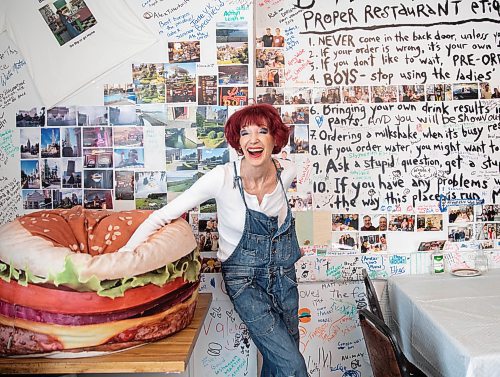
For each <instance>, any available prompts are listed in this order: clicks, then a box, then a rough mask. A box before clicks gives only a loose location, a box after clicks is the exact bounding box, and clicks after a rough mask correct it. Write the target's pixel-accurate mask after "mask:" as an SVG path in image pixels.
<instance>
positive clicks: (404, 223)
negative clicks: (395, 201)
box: [389, 214, 415, 232]
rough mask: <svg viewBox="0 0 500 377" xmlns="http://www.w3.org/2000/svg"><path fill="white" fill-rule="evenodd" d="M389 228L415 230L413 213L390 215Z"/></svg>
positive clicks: (405, 230) (406, 230)
mask: <svg viewBox="0 0 500 377" xmlns="http://www.w3.org/2000/svg"><path fill="white" fill-rule="evenodd" d="M389 230H393V231H396V230H397V231H402V232H413V231H414V230H415V215H408V214H397V215H390V216H389Z"/></svg>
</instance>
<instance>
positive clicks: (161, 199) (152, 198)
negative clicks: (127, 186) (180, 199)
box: [135, 192, 169, 210]
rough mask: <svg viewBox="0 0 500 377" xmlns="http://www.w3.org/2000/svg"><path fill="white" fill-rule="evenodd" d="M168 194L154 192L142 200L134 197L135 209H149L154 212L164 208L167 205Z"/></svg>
mask: <svg viewBox="0 0 500 377" xmlns="http://www.w3.org/2000/svg"><path fill="white" fill-rule="evenodd" d="M168 195H169V194H167V193H166V192H155V193H151V194H148V195H147V196H146V197H144V198H140V197H138V196H137V195H136V196H135V208H136V209H150V210H156V209H160V208H162V207H164V206H165V205H166V204H167V197H168Z"/></svg>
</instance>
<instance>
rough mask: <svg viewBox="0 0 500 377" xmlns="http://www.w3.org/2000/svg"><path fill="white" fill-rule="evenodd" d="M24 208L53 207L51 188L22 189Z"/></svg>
mask: <svg viewBox="0 0 500 377" xmlns="http://www.w3.org/2000/svg"><path fill="white" fill-rule="evenodd" d="M21 195H22V200H23V209H33V210H40V209H52V196H51V195H52V193H51V190H21Z"/></svg>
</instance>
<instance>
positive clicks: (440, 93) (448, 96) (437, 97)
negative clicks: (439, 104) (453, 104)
mask: <svg viewBox="0 0 500 377" xmlns="http://www.w3.org/2000/svg"><path fill="white" fill-rule="evenodd" d="M425 92H426V96H427V101H451V100H452V99H453V92H452V87H451V84H427V85H426V88H425Z"/></svg>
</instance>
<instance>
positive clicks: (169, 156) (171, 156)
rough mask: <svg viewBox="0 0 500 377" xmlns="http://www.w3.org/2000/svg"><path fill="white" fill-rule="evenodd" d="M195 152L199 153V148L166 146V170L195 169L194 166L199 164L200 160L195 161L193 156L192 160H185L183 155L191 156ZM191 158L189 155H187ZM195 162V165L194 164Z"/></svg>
mask: <svg viewBox="0 0 500 377" xmlns="http://www.w3.org/2000/svg"><path fill="white" fill-rule="evenodd" d="M192 153H195V154H196V155H197V153H198V152H197V149H183V148H170V147H167V148H165V161H166V165H165V170H166V171H180V170H195V169H194V166H197V164H198V160H196V161H194V160H193V159H192V158H191V162H190V161H189V160H188V161H186V160H183V157H184V158H186V156H189V155H190V154H192ZM187 158H189V157H187ZM192 164H194V165H192Z"/></svg>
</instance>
